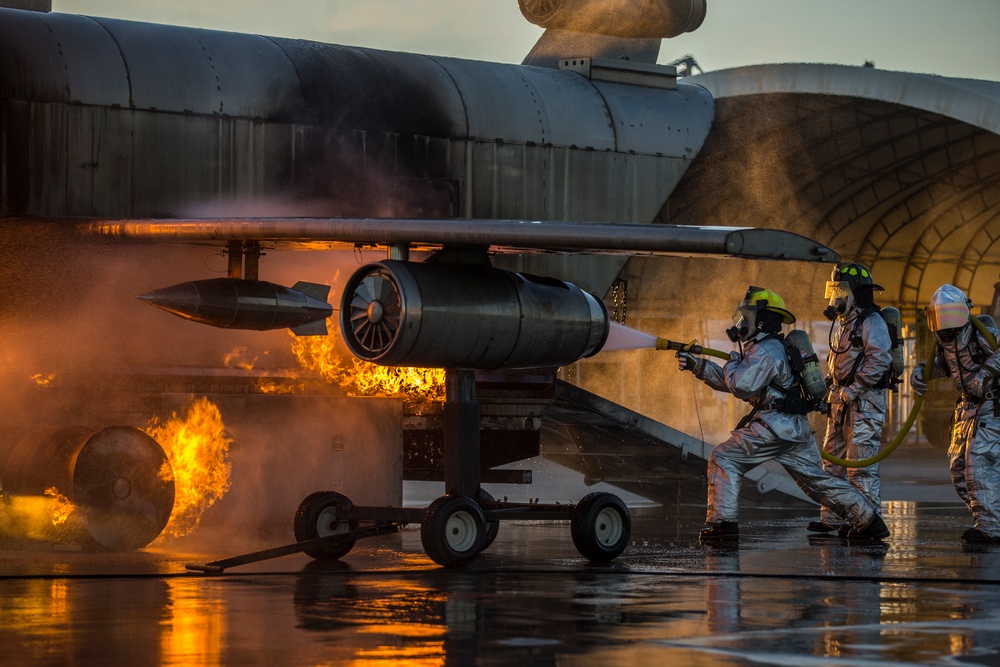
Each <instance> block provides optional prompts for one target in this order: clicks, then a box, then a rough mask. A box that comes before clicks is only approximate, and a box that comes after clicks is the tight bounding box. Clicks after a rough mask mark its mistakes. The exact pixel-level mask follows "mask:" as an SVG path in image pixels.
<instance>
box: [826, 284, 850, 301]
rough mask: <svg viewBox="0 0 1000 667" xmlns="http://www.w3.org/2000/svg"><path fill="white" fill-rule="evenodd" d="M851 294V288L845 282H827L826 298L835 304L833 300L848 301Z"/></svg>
mask: <svg viewBox="0 0 1000 667" xmlns="http://www.w3.org/2000/svg"><path fill="white" fill-rule="evenodd" d="M850 293H851V288H850V286H849V285H848V284H847V283H846V282H844V281H842V280H841V281H838V282H834V281H833V280H828V281H827V282H826V298H827V299H829V300H830V302H831V303H832V302H833V299H843V300H846V299H847V295H848V294H850Z"/></svg>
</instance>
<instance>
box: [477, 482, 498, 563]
mask: <svg viewBox="0 0 1000 667" xmlns="http://www.w3.org/2000/svg"><path fill="white" fill-rule="evenodd" d="M476 502H477V503H479V507H480V509H483V508H484V506H485V505H489V504H490V503H492V502H496V499H495V498H494V497H493V496H492V495H491V494H490V492H489V491H487V490H486V489H479V495H477V496H476ZM499 532H500V522H499V521H487V522H486V539H485V540H483V551H486V550H487V549H489V548H490V545H491V544H493V540H495V539H497V534H498V533H499Z"/></svg>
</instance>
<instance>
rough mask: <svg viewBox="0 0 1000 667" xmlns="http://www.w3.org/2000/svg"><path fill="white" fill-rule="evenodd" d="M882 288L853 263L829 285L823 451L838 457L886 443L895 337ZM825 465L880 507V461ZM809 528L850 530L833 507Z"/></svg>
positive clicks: (839, 268)
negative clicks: (881, 300)
mask: <svg viewBox="0 0 1000 667" xmlns="http://www.w3.org/2000/svg"><path fill="white" fill-rule="evenodd" d="M883 290H884V288H883V287H882V286H881V285H878V284H876V283H875V281H874V280H873V279H872V274H871V272H870V271H869V270H868V267H866V266H864V265H862V264H857V263H854V262H841V263H839V264H837V265H836V266H835V267H833V273H832V275H831V276H830V280H829V281H828V282H827V283H826V298H827V299H829V304H828V305H827V308H826V310H825V311H824V312H823V314H824V315H825V316H826V318H827V319H829V320H831V321H832V322H833V324H831V325H830V334H829V343H830V353H829V356H828V357H827V368H828V369H829V375H828V376H827V384H828V386H829V387H830V395H829V402H830V413H829V420H828V421H827V425H826V438H825V439H824V440H823V450H824V451H826V452H828V453H830V454H833V455H834V456H836V457H837V458H841V459H850V460H854V461H859V460H864V459H869V458H871V457H873V456H875V455H876V454H878V452H879V448H880V447H881V445H882V426H883V424H884V423H885V411H886V401H885V390H886V389H888V388H889V386H890V382H891V380H892V374H891V372H890V368H889V367H890V364H891V363H892V336H891V335H890V334H889V327H888V325H887V324H886V321H885V319H884V318H883V317H881V316H880V315H879V313H880V312H881V309H880V308H879V307H878V306H877V305H875V297H874V292H875V291H879V292H881V291H883ZM823 467H824V468H826V470H827V471H828V472H829V473H831V474H833V475H836V476H837V477H847V479H848V480H850V482H851V484H853V485H854V486H856V487H858V488H859V489H860V490H861V491H862V492H863V493H864V494H865V495H866V496H868V499H869V500H871V501H872V503H874V504H875V506H876V507H879V506H880V505H881V502H882V501H881V493H880V491H881V488H880V487H881V480H880V478H879V470H878V468H879V466H878V464H877V463H876V464H874V465H870V466H865V467H863V468H850V469H847V468H844V467H843V466H839V465H837V464H835V463H831V462H829V461H824V462H823ZM806 528H808V529H809V530H811V531H814V532H820V533H826V532H830V531H833V530H838V529H839V530H840V532H842V533H846V532H847V531H848V529H849V528H850V526H849V525H848V524H845V522H844V519H843V518H841V517H840V516H838V515H837V513H836V512H834V510H833V509H832V508H830V507H823V508H822V509H821V510H820V513H819V521H811V522H809V525H808V526H806Z"/></svg>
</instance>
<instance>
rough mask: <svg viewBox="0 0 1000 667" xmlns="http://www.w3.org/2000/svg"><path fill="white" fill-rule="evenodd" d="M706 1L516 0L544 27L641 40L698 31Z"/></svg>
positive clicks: (568, 54)
mask: <svg viewBox="0 0 1000 667" xmlns="http://www.w3.org/2000/svg"><path fill="white" fill-rule="evenodd" d="M705 3H706V0H643V1H642V2H622V1H621V0H517V4H518V6H519V7H520V8H521V14H523V15H524V18H526V19H528V21H530V22H532V23H534V24H535V25H537V26H540V27H542V28H556V29H560V30H571V31H573V32H582V33H587V34H592V35H608V36H611V37H632V38H641V39H667V38H669V37H676V36H678V35H681V34H684V33H686V32H693V31H695V30H697V29H698V27H699V26H700V25H701V24H702V22H703V21H704V20H705V12H706V6H705ZM564 55H566V56H572V55H580V54H571V53H567V54H564Z"/></svg>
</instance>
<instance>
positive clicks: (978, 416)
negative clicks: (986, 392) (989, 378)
mask: <svg viewBox="0 0 1000 667" xmlns="http://www.w3.org/2000/svg"><path fill="white" fill-rule="evenodd" d="M978 408H979V409H978V410H976V409H975V408H974V407H971V406H959V407H958V408H957V409H956V411H955V426H954V428H953V429H952V431H951V446H950V447H949V448H948V459H949V462H950V468H951V481H952V483H953V484H954V485H955V491H957V492H958V495H959V497H961V498H962V500H964V501H965V504H966V505H967V506H968V508H969V511H970V512H972V520H973V525H974V526H975V527H976V528H977V529H978V530H979V531H980V532H982V533H985V534H986V535H989V536H990V537H1000V418H998V417H995V416H993V404H992V402H986V403H984V404H981V405H980V406H978Z"/></svg>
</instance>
